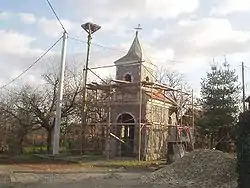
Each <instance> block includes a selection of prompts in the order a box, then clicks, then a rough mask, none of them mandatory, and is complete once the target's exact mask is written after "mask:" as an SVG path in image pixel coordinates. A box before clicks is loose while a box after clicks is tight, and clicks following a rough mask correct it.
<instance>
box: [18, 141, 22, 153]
mask: <svg viewBox="0 0 250 188" xmlns="http://www.w3.org/2000/svg"><path fill="white" fill-rule="evenodd" d="M18 147H19V153H20V154H23V137H21V138H20V139H19V143H18Z"/></svg>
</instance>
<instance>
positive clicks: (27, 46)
mask: <svg viewBox="0 0 250 188" xmlns="http://www.w3.org/2000/svg"><path fill="white" fill-rule="evenodd" d="M35 40H36V39H35V38H33V37H30V36H28V35H25V34H21V33H18V32H16V31H13V30H10V31H6V30H0V41H1V45H0V54H2V55H3V54H9V55H24V54H30V53H39V52H41V51H40V50H39V49H34V48H32V46H31V44H32V42H34V41H35Z"/></svg>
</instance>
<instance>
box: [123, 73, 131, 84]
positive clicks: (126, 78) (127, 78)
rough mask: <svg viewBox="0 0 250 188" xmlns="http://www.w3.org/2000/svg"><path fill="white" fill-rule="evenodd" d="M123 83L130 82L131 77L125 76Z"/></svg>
mask: <svg viewBox="0 0 250 188" xmlns="http://www.w3.org/2000/svg"><path fill="white" fill-rule="evenodd" d="M124 79H125V81H127V82H131V81H132V78H131V75H130V74H126V75H125V77H124Z"/></svg>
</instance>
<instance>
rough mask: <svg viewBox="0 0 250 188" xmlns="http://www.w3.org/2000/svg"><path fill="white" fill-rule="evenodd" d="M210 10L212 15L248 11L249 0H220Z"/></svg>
mask: <svg viewBox="0 0 250 188" xmlns="http://www.w3.org/2000/svg"><path fill="white" fill-rule="evenodd" d="M216 2H217V3H216V5H215V6H214V7H213V8H212V10H211V11H210V15H216V16H226V15H228V14H230V13H234V12H247V11H249V10H250V1H249V0H219V1H216Z"/></svg>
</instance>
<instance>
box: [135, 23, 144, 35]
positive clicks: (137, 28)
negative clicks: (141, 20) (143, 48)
mask: <svg viewBox="0 0 250 188" xmlns="http://www.w3.org/2000/svg"><path fill="white" fill-rule="evenodd" d="M135 30H136V32H135V35H136V36H138V33H139V31H141V30H142V27H141V24H138V25H137V27H136V28H135Z"/></svg>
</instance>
